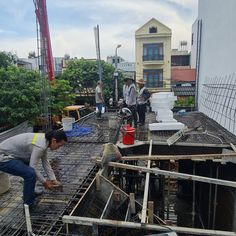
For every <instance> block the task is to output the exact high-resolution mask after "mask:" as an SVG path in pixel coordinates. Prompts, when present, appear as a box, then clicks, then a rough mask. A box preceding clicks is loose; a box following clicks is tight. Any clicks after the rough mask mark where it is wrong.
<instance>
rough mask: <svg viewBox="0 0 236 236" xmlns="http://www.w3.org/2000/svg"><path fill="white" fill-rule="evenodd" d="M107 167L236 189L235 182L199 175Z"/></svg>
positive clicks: (113, 164) (149, 169) (116, 164)
mask: <svg viewBox="0 0 236 236" xmlns="http://www.w3.org/2000/svg"><path fill="white" fill-rule="evenodd" d="M108 165H109V166H113V167H116V168H122V169H128V170H135V171H141V172H149V173H152V174H158V175H164V176H169V177H172V178H178V179H187V180H194V181H198V182H203V183H209V184H216V185H222V186H228V187H233V188H236V182H233V181H228V180H223V179H214V178H208V177H204V176H199V175H190V174H184V173H179V172H174V171H167V170H160V169H155V168H147V167H142V166H134V165H128V164H121V163H116V162H109V163H108Z"/></svg>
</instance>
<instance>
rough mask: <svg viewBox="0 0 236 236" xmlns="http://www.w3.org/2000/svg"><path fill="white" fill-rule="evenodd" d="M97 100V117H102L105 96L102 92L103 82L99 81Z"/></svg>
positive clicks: (96, 93)
mask: <svg viewBox="0 0 236 236" xmlns="http://www.w3.org/2000/svg"><path fill="white" fill-rule="evenodd" d="M95 102H96V108H97V118H101V116H102V106H103V103H104V98H103V94H102V82H101V81H98V82H97V87H96V89H95Z"/></svg>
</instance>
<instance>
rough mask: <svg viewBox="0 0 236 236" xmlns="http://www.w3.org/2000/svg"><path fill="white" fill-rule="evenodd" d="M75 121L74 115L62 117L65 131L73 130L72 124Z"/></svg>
mask: <svg viewBox="0 0 236 236" xmlns="http://www.w3.org/2000/svg"><path fill="white" fill-rule="evenodd" d="M74 122H75V118H72V117H65V118H62V127H63V130H64V131H70V130H72V128H73V126H72V124H73V123H74Z"/></svg>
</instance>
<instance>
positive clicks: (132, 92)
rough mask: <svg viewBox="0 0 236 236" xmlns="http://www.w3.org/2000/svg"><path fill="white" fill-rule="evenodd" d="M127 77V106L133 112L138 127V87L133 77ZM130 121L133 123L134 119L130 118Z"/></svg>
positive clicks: (135, 124)
mask: <svg viewBox="0 0 236 236" xmlns="http://www.w3.org/2000/svg"><path fill="white" fill-rule="evenodd" d="M126 79H127V82H126V84H127V90H126V98H125V102H126V105H127V107H128V108H129V109H130V111H131V112H132V116H133V121H134V127H135V128H136V127H137V107H136V98H137V92H136V87H135V85H134V81H133V79H132V78H126ZM128 122H129V123H132V120H129V121H128Z"/></svg>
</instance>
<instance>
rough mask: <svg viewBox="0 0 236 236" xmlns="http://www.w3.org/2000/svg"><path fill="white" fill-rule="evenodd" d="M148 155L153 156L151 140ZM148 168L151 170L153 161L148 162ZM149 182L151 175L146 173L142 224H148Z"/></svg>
mask: <svg viewBox="0 0 236 236" xmlns="http://www.w3.org/2000/svg"><path fill="white" fill-rule="evenodd" d="M148 155H149V156H151V155H152V140H150V146H149V154H148ZM147 168H151V161H150V160H148V163H147ZM149 180H150V173H146V180H145V187H144V195H143V206H142V217H141V223H146V217H147V201H148V190H149Z"/></svg>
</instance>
